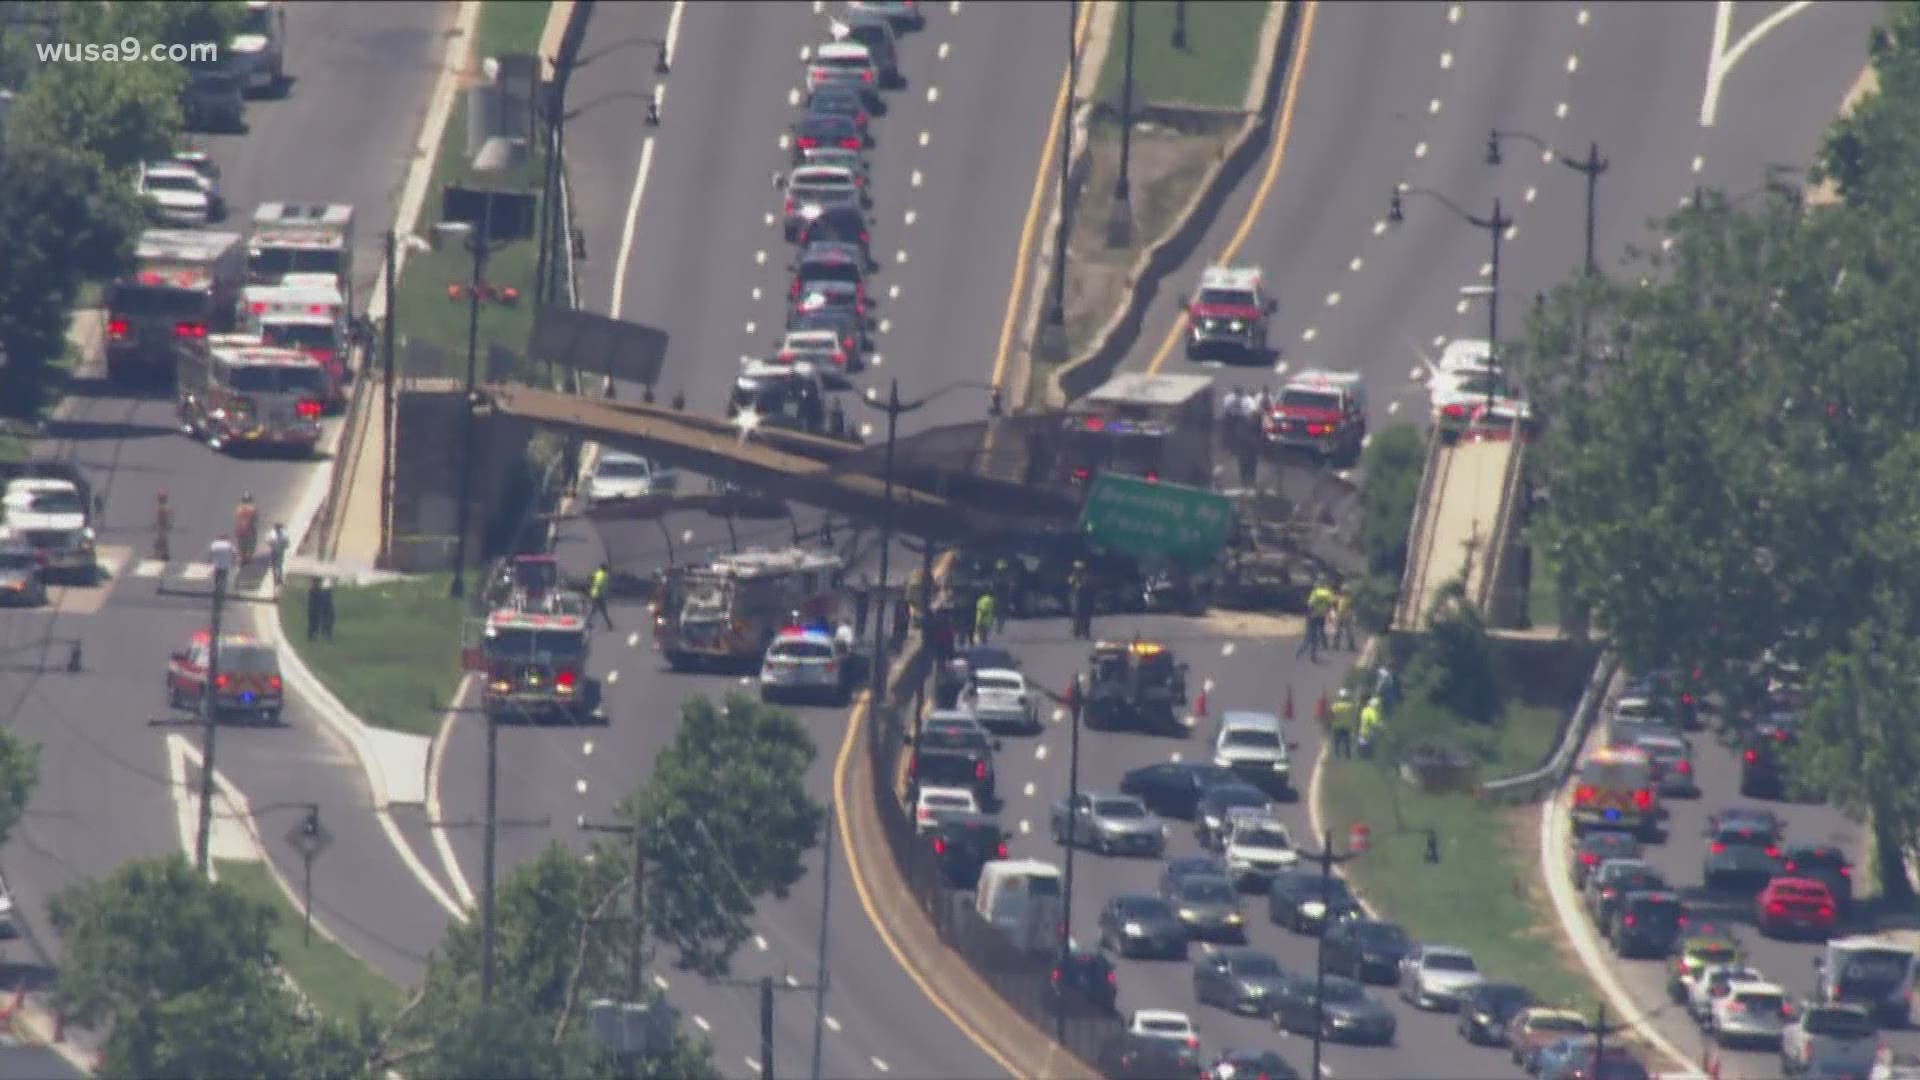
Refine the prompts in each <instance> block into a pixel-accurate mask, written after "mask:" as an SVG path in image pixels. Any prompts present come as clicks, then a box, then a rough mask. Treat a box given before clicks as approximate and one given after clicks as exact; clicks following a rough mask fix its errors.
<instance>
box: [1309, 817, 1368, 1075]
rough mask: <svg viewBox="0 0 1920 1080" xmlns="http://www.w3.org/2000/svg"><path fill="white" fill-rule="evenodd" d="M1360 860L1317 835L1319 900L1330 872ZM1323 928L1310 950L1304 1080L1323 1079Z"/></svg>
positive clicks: (1328, 835)
mask: <svg viewBox="0 0 1920 1080" xmlns="http://www.w3.org/2000/svg"><path fill="white" fill-rule="evenodd" d="M1359 856H1360V852H1357V851H1349V852H1346V853H1344V854H1341V853H1337V852H1335V851H1334V850H1333V832H1332V830H1328V831H1327V832H1325V833H1323V834H1321V837H1320V852H1319V854H1318V855H1316V856H1315V858H1317V859H1318V860H1319V862H1320V898H1321V903H1323V904H1324V903H1325V902H1326V897H1327V892H1328V890H1329V889H1330V888H1331V887H1332V885H1333V868H1334V866H1335V865H1337V864H1340V863H1345V862H1348V861H1349V860H1352V859H1356V858H1358V857H1359ZM1326 1000H1327V926H1326V922H1325V920H1324V918H1323V921H1322V923H1321V926H1320V936H1319V937H1318V938H1317V939H1315V941H1314V946H1313V1071H1312V1072H1310V1073H1308V1074H1307V1075H1308V1076H1323V1075H1325V1074H1324V1073H1322V1072H1321V1071H1320V1044H1321V1041H1322V1039H1323V1038H1324V1036H1325V1034H1326V1030H1327V1015H1326V1008H1327V1005H1326Z"/></svg>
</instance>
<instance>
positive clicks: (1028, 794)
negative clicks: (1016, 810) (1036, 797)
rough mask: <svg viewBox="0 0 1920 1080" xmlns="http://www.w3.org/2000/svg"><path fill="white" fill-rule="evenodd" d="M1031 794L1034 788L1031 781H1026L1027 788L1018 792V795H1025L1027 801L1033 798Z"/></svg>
mask: <svg viewBox="0 0 1920 1080" xmlns="http://www.w3.org/2000/svg"><path fill="white" fill-rule="evenodd" d="M1033 792H1034V786H1033V781H1031V780H1029V781H1027V786H1026V787H1024V788H1022V789H1021V790H1020V794H1022V795H1025V796H1026V797H1027V798H1029V799H1031V798H1033Z"/></svg>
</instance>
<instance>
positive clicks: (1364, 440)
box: [1360, 431, 1373, 450]
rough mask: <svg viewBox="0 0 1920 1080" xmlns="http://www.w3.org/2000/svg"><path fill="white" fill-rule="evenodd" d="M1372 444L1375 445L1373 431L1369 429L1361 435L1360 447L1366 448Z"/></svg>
mask: <svg viewBox="0 0 1920 1080" xmlns="http://www.w3.org/2000/svg"><path fill="white" fill-rule="evenodd" d="M1372 445H1373V432H1371V431H1369V432H1367V433H1366V434H1365V435H1362V436H1360V449H1362V450H1365V449H1366V448H1367V447H1369V446H1372Z"/></svg>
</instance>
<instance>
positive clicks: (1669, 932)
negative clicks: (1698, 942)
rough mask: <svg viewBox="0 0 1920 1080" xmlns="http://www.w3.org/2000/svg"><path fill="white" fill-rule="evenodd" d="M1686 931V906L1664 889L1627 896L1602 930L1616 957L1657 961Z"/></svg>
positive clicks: (1677, 895) (1669, 950)
mask: <svg viewBox="0 0 1920 1080" xmlns="http://www.w3.org/2000/svg"><path fill="white" fill-rule="evenodd" d="M1686 928H1687V912H1686V905H1684V904H1682V903H1681V902H1680V895H1679V894H1678V893H1675V892H1672V891H1670V890H1667V889H1651V890H1647V891H1644V892H1630V893H1628V894H1627V898H1626V899H1625V900H1623V901H1621V902H1620V903H1619V904H1618V905H1617V906H1616V907H1615V908H1614V912H1613V918H1612V919H1611V920H1610V921H1609V922H1608V923H1607V924H1606V925H1605V926H1603V927H1602V928H1601V930H1602V932H1603V933H1605V934H1606V937H1607V940H1608V941H1610V942H1612V943H1613V954H1614V955H1615V956H1621V957H1629V956H1639V957H1645V958H1647V959H1650V960H1657V959H1659V958H1661V957H1663V956H1666V955H1667V954H1669V953H1671V952H1672V951H1673V947H1674V945H1675V944H1676V943H1678V942H1679V940H1680V935H1681V934H1682V933H1684V932H1685V930H1686Z"/></svg>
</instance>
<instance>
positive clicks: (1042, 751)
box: [1033, 746, 1047, 761]
mask: <svg viewBox="0 0 1920 1080" xmlns="http://www.w3.org/2000/svg"><path fill="white" fill-rule="evenodd" d="M1033 760H1035V761H1045V760H1047V748H1046V747H1044V746H1036V747H1034V748H1033Z"/></svg>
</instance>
